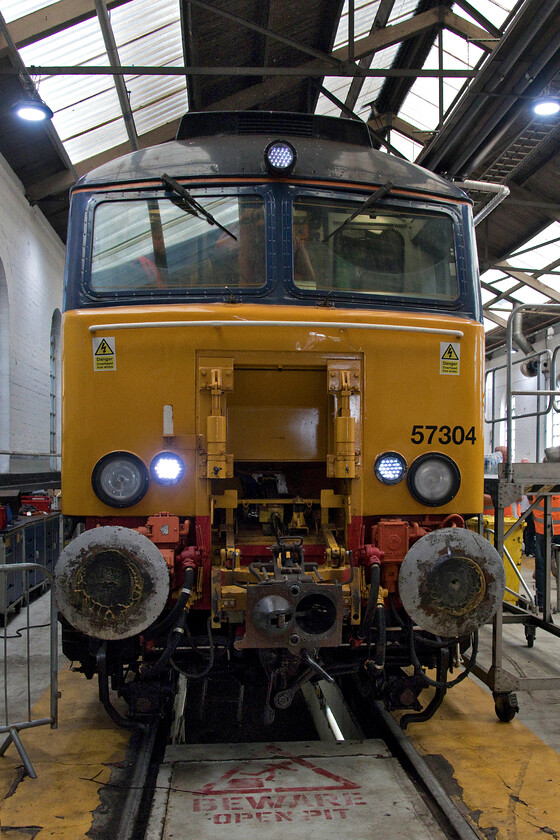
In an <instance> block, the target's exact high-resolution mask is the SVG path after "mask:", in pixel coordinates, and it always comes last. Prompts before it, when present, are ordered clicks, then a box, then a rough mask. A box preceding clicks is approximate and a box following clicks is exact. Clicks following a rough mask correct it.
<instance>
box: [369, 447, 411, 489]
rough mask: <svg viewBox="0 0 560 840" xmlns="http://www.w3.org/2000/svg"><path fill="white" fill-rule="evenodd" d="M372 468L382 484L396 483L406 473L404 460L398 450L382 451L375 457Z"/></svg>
mask: <svg viewBox="0 0 560 840" xmlns="http://www.w3.org/2000/svg"><path fill="white" fill-rule="evenodd" d="M374 470H375V475H376V477H377V478H378V479H379V481H381V482H382V483H383V484H398V483H399V481H402V480H403V478H404V477H405V475H406V461H405V460H404V458H403V456H402V455H399V453H398V452H384V453H383V454H382V455H379V456H378V457H377V458H376V461H375V465H374Z"/></svg>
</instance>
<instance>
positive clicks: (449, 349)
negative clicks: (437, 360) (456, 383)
mask: <svg viewBox="0 0 560 840" xmlns="http://www.w3.org/2000/svg"><path fill="white" fill-rule="evenodd" d="M441 358H442V359H450V360H451V361H453V362H458V361H459V356H458V355H457V353H456V352H455V350H454V348H453V345H452V344H449V345H448V347H447V350H446V351H445V353H444V354H443V356H442V357H441Z"/></svg>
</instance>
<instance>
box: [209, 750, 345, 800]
mask: <svg viewBox="0 0 560 840" xmlns="http://www.w3.org/2000/svg"><path fill="white" fill-rule="evenodd" d="M277 759H278V760H277V761H274V758H272V760H271V761H270V762H265V763H264V765H263V763H260V769H259V770H253V769H251V768H253V767H254V766H255V762H251V761H249V762H246V763H242V764H240V765H238V766H237V767H234V768H233V769H231V770H228V771H226V773H224V775H223V776H222V777H221V779H219V780H218V781H216V782H210V783H208V784H206V785H204V786H203V788H202V789H201V790H198V791H196V793H199V794H202V795H204V796H208V795H216V794H222V795H224V794H233V793H237V794H243V793H245V794H247V793H262V794H266V793H293V792H298V793H305V792H310V791H313V792H315V791H336V790H355V789H358V788H359V787H360V785H359V784H357V783H356V782H352V781H350V779H345V778H344V777H343V776H338V775H336V774H335V773H332V772H331V771H329V770H326V769H324V768H323V767H319V766H318V765H316V764H314V763H313V762H311V761H308V760H307V759H305V758H302V757H300V756H285V757H284V756H283V755H282V754H280V755H278V756H277Z"/></svg>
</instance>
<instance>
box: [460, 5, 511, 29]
mask: <svg viewBox="0 0 560 840" xmlns="http://www.w3.org/2000/svg"><path fill="white" fill-rule="evenodd" d="M516 2H517V0H476V2H475V3H474V4H473V5H474V6H475V8H476V10H477V12H480V14H481V15H484V17H485V18H486V20H489V21H490V23H493V24H494V26H497V27H498V28H500V29H501V28H502V27H503V25H504V23H505V21H506V20H507V17H508V15H509V13H510V12H511V10H512V9H513V7H514V6H515V4H516ZM453 11H454V12H455V14H456V15H459V17H462V18H465V20H470V21H472V23H476V24H477V26H480V24H479V23H478V21H475V20H474V19H473V18H472V17H470V15H469V14H467V12H465V11H464V10H463V9H462V8H461V6H459V5H458V4H457V3H455V4H454V7H453Z"/></svg>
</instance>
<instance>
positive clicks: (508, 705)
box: [494, 691, 519, 723]
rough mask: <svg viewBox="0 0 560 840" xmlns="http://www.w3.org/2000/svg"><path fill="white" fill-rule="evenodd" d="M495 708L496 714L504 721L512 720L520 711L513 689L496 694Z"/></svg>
mask: <svg viewBox="0 0 560 840" xmlns="http://www.w3.org/2000/svg"><path fill="white" fill-rule="evenodd" d="M494 709H495V711H496V716H497V717H498V719H499V720H501V721H502V723H509V722H510V721H512V720H513V719H514V717H515V715H516V713H517V712H518V711H519V706H518V705H517V695H516V694H515V692H513V691H508V692H504V693H501V694H497V693H495V694H494Z"/></svg>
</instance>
